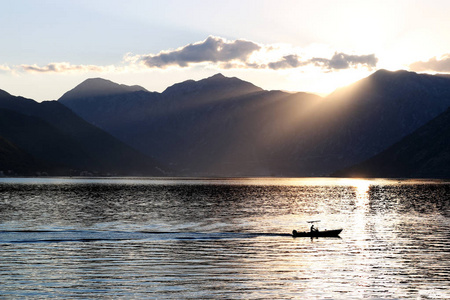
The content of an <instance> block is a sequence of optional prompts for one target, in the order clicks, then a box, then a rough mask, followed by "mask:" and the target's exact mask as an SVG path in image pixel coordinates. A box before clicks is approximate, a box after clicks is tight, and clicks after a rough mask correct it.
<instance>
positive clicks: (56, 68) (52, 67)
mask: <svg viewBox="0 0 450 300" xmlns="http://www.w3.org/2000/svg"><path fill="white" fill-rule="evenodd" d="M20 67H21V68H22V70H24V71H25V72H30V73H65V72H102V71H105V70H107V69H108V67H102V66H95V65H72V64H70V63H65V62H63V63H50V64H48V65H46V66H43V67H40V66H37V65H21V66H20Z"/></svg>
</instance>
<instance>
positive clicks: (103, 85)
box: [60, 78, 147, 102]
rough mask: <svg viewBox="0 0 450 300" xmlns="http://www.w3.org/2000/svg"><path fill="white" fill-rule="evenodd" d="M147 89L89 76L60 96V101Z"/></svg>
mask: <svg viewBox="0 0 450 300" xmlns="http://www.w3.org/2000/svg"><path fill="white" fill-rule="evenodd" d="M138 91H145V92H146V91H147V90H146V89H144V88H143V87H141V86H139V85H133V86H128V85H124V84H117V83H114V82H112V81H110V80H106V79H103V78H89V79H86V80H85V81H83V82H82V83H80V84H79V85H78V86H77V87H76V88H74V89H72V90H70V91H68V92H66V93H65V94H64V95H62V96H61V98H60V100H61V102H64V101H70V100H71V99H80V98H86V97H98V96H112V95H120V94H126V93H131V92H138Z"/></svg>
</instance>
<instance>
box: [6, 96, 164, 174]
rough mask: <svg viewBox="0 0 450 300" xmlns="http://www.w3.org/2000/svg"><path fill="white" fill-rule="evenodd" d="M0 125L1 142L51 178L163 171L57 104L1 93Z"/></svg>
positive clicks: (159, 166) (158, 172) (146, 158)
mask: <svg viewBox="0 0 450 300" xmlns="http://www.w3.org/2000/svg"><path fill="white" fill-rule="evenodd" d="M0 119H1V122H0V137H2V138H3V139H5V140H7V141H9V142H10V143H12V145H14V146H15V147H17V149H20V151H23V152H24V153H27V155H30V156H31V157H32V158H33V159H34V160H35V161H38V162H39V164H40V165H41V166H42V167H43V169H44V170H43V171H46V172H47V171H48V172H50V173H51V174H56V175H60V174H62V175H68V174H69V173H70V172H72V173H73V172H74V173H73V174H74V175H77V174H79V173H80V172H81V171H87V172H89V173H92V174H99V175H101V174H108V173H109V174H117V175H153V176H160V175H163V172H161V165H159V164H158V163H156V162H155V161H153V160H152V159H150V158H149V157H148V156H146V155H144V154H141V153H140V152H138V151H136V150H134V149H132V148H131V147H130V146H128V145H126V144H124V143H123V142H120V141H118V140H117V139H115V138H114V137H112V136H111V135H109V134H108V133H106V132H104V131H102V130H100V129H99V128H97V127H95V126H93V125H91V124H89V123H87V122H86V121H84V120H83V119H81V118H80V117H78V116H77V115H75V114H74V113H73V112H72V111H70V110H69V109H68V108H66V107H65V106H64V105H62V104H60V103H58V102H57V101H46V102H42V103H38V102H35V101H34V100H31V99H26V98H22V97H15V96H12V95H10V94H8V93H7V92H5V91H0ZM17 153H18V154H20V152H19V151H18V152H17ZM2 168H4V166H0V170H1V169H2ZM9 168H13V166H9ZM17 169H20V168H19V167H17ZM41 170H42V169H41ZM70 170H72V171H70ZM72 173H70V174H72Z"/></svg>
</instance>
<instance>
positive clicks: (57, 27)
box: [0, 0, 450, 101]
mask: <svg viewBox="0 0 450 300" xmlns="http://www.w3.org/2000/svg"><path fill="white" fill-rule="evenodd" d="M0 4H1V7H2V9H1V10H0V36H2V47H0V89H3V90H5V91H7V92H9V93H11V94H14V95H22V96H25V97H29V98H33V99H35V100H38V101H42V100H52V99H57V98H59V97H60V96H61V95H62V94H63V93H64V92H66V91H67V90H69V89H71V88H73V87H74V86H76V85H77V84H79V83H80V82H82V81H83V80H85V79H86V78H89V77H103V78H106V79H110V80H113V81H115V82H118V83H123V84H133V85H134V84H139V85H142V86H143V87H145V88H147V89H148V90H151V91H160V92H161V91H163V90H164V89H165V88H166V87H168V86H170V85H172V84H174V83H177V82H179V81H183V80H187V79H195V80H198V79H201V78H205V77H208V76H211V75H213V74H215V73H218V72H221V73H223V74H224V75H225V76H237V77H239V78H241V79H243V80H247V81H250V82H252V83H254V84H256V85H258V86H260V87H262V88H264V89H268V90H271V89H281V90H288V91H306V92H313V93H318V94H321V95H326V94H328V93H330V92H332V91H333V90H334V89H336V88H338V87H340V86H343V85H348V84H351V83H352V82H354V81H356V80H358V79H361V78H363V77H366V76H368V75H370V74H371V73H372V72H374V71H375V70H377V69H381V68H385V69H389V70H398V69H406V70H412V71H418V72H430V73H434V72H441V73H450V34H449V32H448V31H449V29H450V18H448V12H449V11H450V1H447V0H434V1H424V0H415V1H414V0H404V1H402V0H399V1H384V0H377V1H370V0H367V1H360V0H351V1H350V0H347V1H346V0H342V1H334V0H318V1H309V0H304V1H302V0H298V1H297V0H292V1H290V0H281V1H280V0H277V1H269V0H266V1H262V0H257V1H251V0H248V1H242V0H239V1H236V0H231V1H227V3H226V5H225V4H224V2H220V1H206V0H204V1H201V0H195V1H190V0H187V1H186V0H179V1H171V0H165V1H143V0H128V1H119V0H77V1H57V0H53V1H50V0H42V1H32V0H21V1H6V0H0Z"/></svg>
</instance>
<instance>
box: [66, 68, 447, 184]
mask: <svg viewBox="0 0 450 300" xmlns="http://www.w3.org/2000/svg"><path fill="white" fill-rule="evenodd" d="M76 89H77V87H76V88H75V90H76ZM86 99H89V101H86ZM58 101H59V102H61V103H63V104H64V105H66V106H67V107H69V108H70V109H72V110H73V111H74V112H75V113H77V114H78V115H80V116H81V117H82V118H84V119H85V120H86V121H88V122H90V123H91V124H95V125H96V126H98V127H100V128H101V129H103V130H105V131H107V132H109V133H110V134H112V135H113V136H115V137H116V138H118V139H120V140H121V141H123V142H125V143H127V144H129V145H131V146H133V147H134V148H136V149H138V150H140V151H142V152H143V153H145V154H147V155H149V156H152V157H155V158H156V159H158V160H160V161H161V162H164V163H165V164H168V165H170V166H171V168H172V169H173V171H174V175H177V176H324V175H329V174H331V173H333V172H335V171H336V170H340V169H343V168H346V167H349V166H352V165H354V164H356V163H358V162H361V161H364V160H366V159H368V158H370V157H372V156H373V155H376V154H377V153H380V152H381V151H383V150H385V149H386V148H388V147H389V146H391V145H392V144H394V143H395V142H397V141H399V140H400V139H402V138H403V137H405V136H407V135H408V134H410V133H412V132H413V131H414V130H416V129H418V128H419V127H421V126H423V125H424V124H425V123H427V122H428V121H430V120H431V119H433V118H435V117H436V116H438V115H439V114H441V113H442V112H444V111H445V110H446V109H447V108H448V107H449V106H450V78H447V77H445V76H432V75H424V74H416V73H413V72H406V71H397V72H390V71H386V70H379V71H377V72H375V73H373V74H372V75H370V76H369V77H367V78H364V79H362V80H360V81H358V82H356V83H354V84H352V85H350V86H348V87H345V88H341V89H338V90H337V91H335V92H334V93H332V94H331V95H329V96H327V97H326V98H321V97H318V96H316V95H312V94H308V93H295V94H291V93H285V92H281V91H266V90H263V89H261V88H258V87H256V86H254V85H253V84H251V83H249V82H245V81H243V80H240V79H238V78H228V77H225V76H223V75H221V74H217V75H214V76H212V77H209V78H206V79H203V80H199V81H194V80H188V81H185V82H182V83H178V84H175V85H173V86H171V87H169V88H167V89H166V90H165V91H164V92H163V93H150V92H146V91H142V90H141V91H134V92H128V93H123V94H116V95H101V96H89V97H84V98H73V99H71V101H67V99H64V98H61V99H60V100H58Z"/></svg>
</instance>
